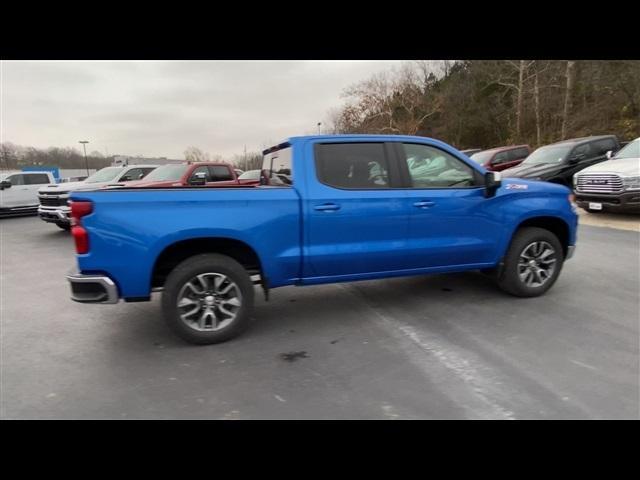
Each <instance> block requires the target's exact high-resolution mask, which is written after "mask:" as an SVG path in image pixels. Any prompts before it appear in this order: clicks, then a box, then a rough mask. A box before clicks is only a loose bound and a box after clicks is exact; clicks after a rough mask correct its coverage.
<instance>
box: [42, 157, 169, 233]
mask: <svg viewBox="0 0 640 480" xmlns="http://www.w3.org/2000/svg"><path fill="white" fill-rule="evenodd" d="M155 168H157V165H130V166H120V167H106V168H103V169H102V170H98V171H97V172H96V173H94V174H93V175H91V176H90V177H88V178H87V179H86V180H84V181H82V182H67V183H58V184H55V185H49V186H47V187H44V188H41V189H40V190H39V191H38V197H39V198H40V207H38V215H40V218H41V219H42V220H44V221H45V222H49V223H55V224H56V225H57V226H58V227H60V228H62V229H63V230H69V229H70V228H71V208H70V207H69V205H68V203H67V202H68V200H69V194H70V193H71V192H75V191H78V190H95V189H97V188H102V187H106V186H109V185H112V184H116V183H126V182H132V181H135V180H141V179H142V178H144V177H146V176H147V174H148V173H149V172H151V171H152V170H154V169H155Z"/></svg>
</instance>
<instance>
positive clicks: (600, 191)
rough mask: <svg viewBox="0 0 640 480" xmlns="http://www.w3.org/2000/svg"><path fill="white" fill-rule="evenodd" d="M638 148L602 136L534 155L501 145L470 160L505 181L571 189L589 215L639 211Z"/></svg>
mask: <svg viewBox="0 0 640 480" xmlns="http://www.w3.org/2000/svg"><path fill="white" fill-rule="evenodd" d="M622 147H624V148H622ZM639 150H640V145H639V143H638V139H636V140H634V141H632V142H623V143H620V142H619V141H618V139H617V137H616V136H614V135H599V136H592V137H581V138H573V139H569V140H563V141H560V142H556V143H552V144H550V145H545V146H543V147H540V148H538V149H536V150H535V151H534V152H531V148H530V147H529V146H528V145H512V146H508V147H497V148H492V149H489V150H482V151H480V152H475V153H472V154H471V159H472V160H474V161H476V162H478V163H479V164H480V165H482V166H483V167H484V168H486V169H487V170H491V171H501V172H502V173H503V176H504V177H511V178H526V179H529V180H541V181H546V182H551V183H557V184H560V185H565V186H568V187H572V186H573V187H574V191H575V194H576V199H577V203H578V205H579V206H580V207H581V208H584V209H585V210H587V211H589V212H597V211H602V210H609V211H626V212H639V213H640V191H638V190H640V189H638V187H637V183H638V178H639V177H640V153H639ZM471 151H473V150H471ZM462 152H463V153H465V152H469V151H464V150H463V151H462ZM616 152H618V153H616ZM467 154H468V153H467Z"/></svg>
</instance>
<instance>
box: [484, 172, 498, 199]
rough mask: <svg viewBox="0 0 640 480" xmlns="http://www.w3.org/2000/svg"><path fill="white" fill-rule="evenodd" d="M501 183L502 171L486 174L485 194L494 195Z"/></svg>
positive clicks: (487, 195)
mask: <svg viewBox="0 0 640 480" xmlns="http://www.w3.org/2000/svg"><path fill="white" fill-rule="evenodd" d="M500 185H502V176H501V174H500V172H487V173H485V174H484V188H485V190H484V196H485V197H486V198H490V197H493V196H494V195H495V194H496V190H498V188H500Z"/></svg>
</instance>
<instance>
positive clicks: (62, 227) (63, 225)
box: [56, 223, 71, 232]
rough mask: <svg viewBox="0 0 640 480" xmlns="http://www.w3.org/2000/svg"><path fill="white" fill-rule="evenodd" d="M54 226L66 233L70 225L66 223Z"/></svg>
mask: <svg viewBox="0 0 640 480" xmlns="http://www.w3.org/2000/svg"><path fill="white" fill-rule="evenodd" d="M56 225H57V226H58V227H59V228H61V229H62V230H66V231H67V232H68V231H69V230H71V225H69V224H68V223H56Z"/></svg>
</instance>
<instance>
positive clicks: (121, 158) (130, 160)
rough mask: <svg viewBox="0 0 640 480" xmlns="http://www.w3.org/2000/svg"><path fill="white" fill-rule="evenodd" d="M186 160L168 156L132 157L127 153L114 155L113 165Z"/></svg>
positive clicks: (160, 163) (180, 161) (159, 163)
mask: <svg viewBox="0 0 640 480" xmlns="http://www.w3.org/2000/svg"><path fill="white" fill-rule="evenodd" d="M182 162H184V160H176V159H171V158H167V157H151V158H147V157H130V156H127V155H114V156H113V161H112V162H111V166H114V167H117V166H120V165H167V164H170V163H182Z"/></svg>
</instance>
